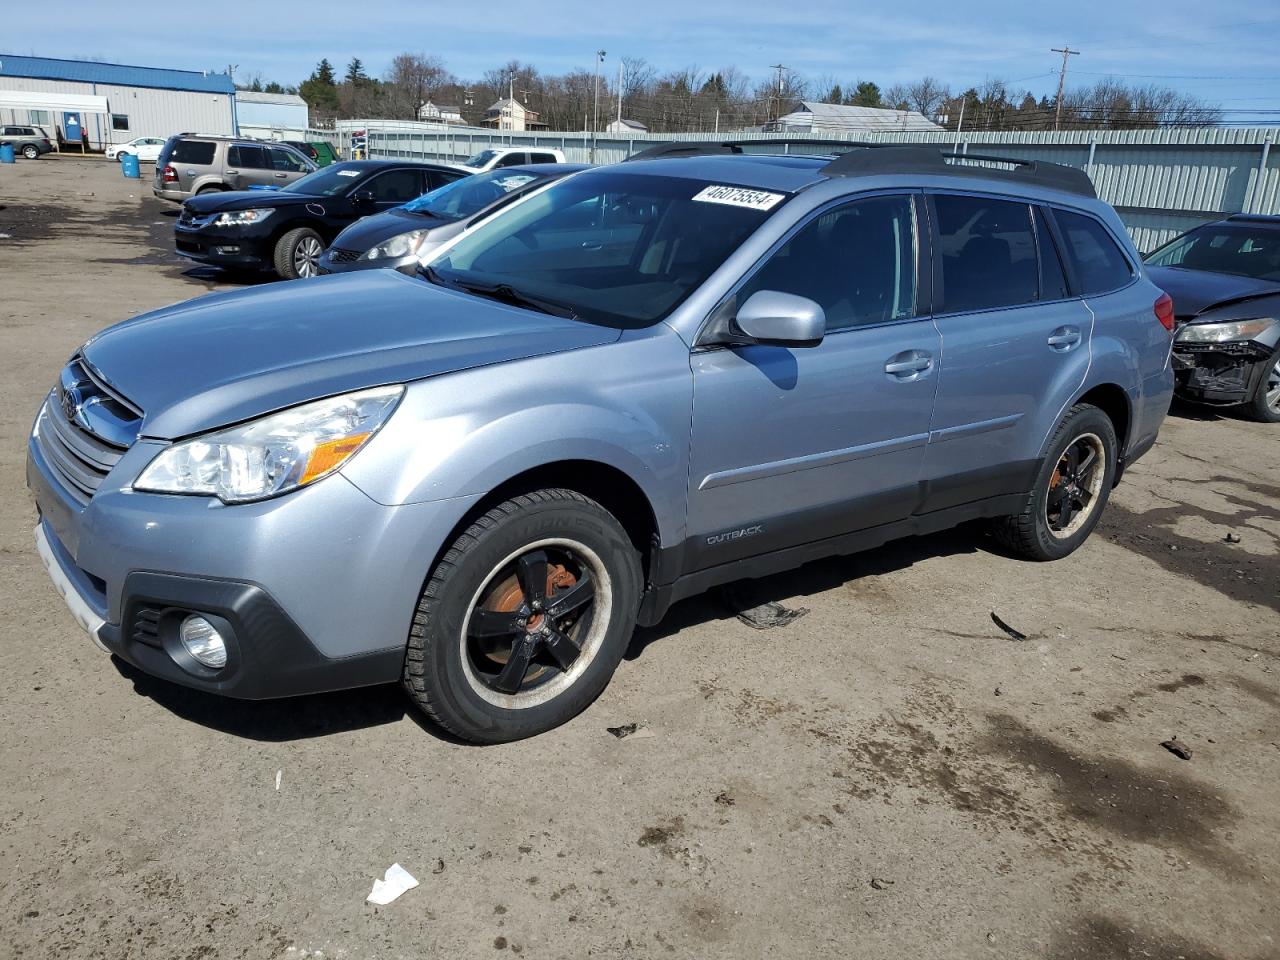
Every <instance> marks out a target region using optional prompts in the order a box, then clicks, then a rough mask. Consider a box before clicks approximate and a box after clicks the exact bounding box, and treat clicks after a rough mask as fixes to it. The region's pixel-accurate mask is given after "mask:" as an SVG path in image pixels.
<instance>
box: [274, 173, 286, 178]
mask: <svg viewBox="0 0 1280 960" xmlns="http://www.w3.org/2000/svg"><path fill="white" fill-rule="evenodd" d="M287 176H288V174H287V173H277V174H276V179H277V180H283V179H284V178H285V177H287Z"/></svg>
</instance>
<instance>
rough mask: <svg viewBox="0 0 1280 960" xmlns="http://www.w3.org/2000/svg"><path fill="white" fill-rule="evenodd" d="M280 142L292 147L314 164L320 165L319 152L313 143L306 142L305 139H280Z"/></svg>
mask: <svg viewBox="0 0 1280 960" xmlns="http://www.w3.org/2000/svg"><path fill="white" fill-rule="evenodd" d="M280 142H281V143H283V144H284V145H285V146H286V147H293V149H295V150H297V151H298V152H299V153H300V154H302V155H303V156H304V157H306V158H307V159H308V160H310V161H311V162H312V163H314V164H315V165H316V166H320V154H319V153H317V152H316V148H315V145H314V144H311V143H308V142H307V141H306V140H281V141H280Z"/></svg>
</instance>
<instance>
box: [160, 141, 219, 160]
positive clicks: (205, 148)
mask: <svg viewBox="0 0 1280 960" xmlns="http://www.w3.org/2000/svg"><path fill="white" fill-rule="evenodd" d="M216 148H217V144H215V143H213V142H212V141H210V140H179V141H178V142H177V143H175V144H174V145H173V150H172V152H171V153H170V154H169V161H170V162H171V163H190V164H192V165H194V166H208V165H209V164H211V163H213V153H214V150H215V149H216Z"/></svg>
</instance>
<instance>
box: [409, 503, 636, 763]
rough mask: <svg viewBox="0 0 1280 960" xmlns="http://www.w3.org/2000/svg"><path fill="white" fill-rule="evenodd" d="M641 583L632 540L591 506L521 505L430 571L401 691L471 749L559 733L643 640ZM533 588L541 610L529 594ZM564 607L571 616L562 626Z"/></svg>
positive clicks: (469, 536) (507, 508)
mask: <svg viewBox="0 0 1280 960" xmlns="http://www.w3.org/2000/svg"><path fill="white" fill-rule="evenodd" d="M540 558H541V559H540ZM641 582H642V577H641V567H640V557H639V555H638V553H637V551H636V549H635V547H634V546H633V545H632V543H631V540H630V538H629V537H628V536H627V533H626V531H625V530H624V529H623V528H622V526H621V525H620V524H619V523H618V521H617V520H616V519H614V517H613V515H612V514H610V513H609V512H608V511H607V510H605V509H604V508H603V507H601V506H600V505H599V504H598V503H596V502H595V501H593V500H589V499H587V498H586V497H584V496H582V495H581V494H579V493H575V492H574V491H572V490H563V489H547V490H539V491H536V492H534V493H529V494H524V495H521V496H517V497H513V498H512V499H510V500H508V501H506V502H505V503H502V504H499V505H498V506H496V507H494V508H493V509H492V510H490V511H489V512H487V513H486V514H484V516H482V517H480V518H479V519H478V520H476V521H475V522H474V523H472V524H471V525H470V526H469V527H468V528H467V529H466V531H465V532H464V533H463V534H462V535H461V536H459V537H458V539H457V540H456V541H455V542H454V543H453V544H452V545H451V546H450V547H449V549H448V550H447V551H446V552H445V554H444V556H443V558H441V560H440V562H439V563H437V564H436V567H435V569H434V570H432V571H431V575H430V577H429V578H428V580H427V585H426V587H425V588H424V589H423V591H422V594H421V596H420V597H419V600H418V607H417V610H416V611H415V613H414V616H413V625H412V627H411V628H410V631H409V642H408V650H407V653H406V657H405V666H404V678H403V684H404V687H405V689H406V690H407V691H408V693H409V696H410V698H411V699H412V700H413V702H414V703H415V704H416V705H417V706H418V707H419V708H420V709H421V710H422V711H423V712H424V713H425V714H426V715H427V716H428V717H429V718H430V719H432V720H433V721H435V722H436V723H437V724H439V725H440V726H441V727H443V728H444V729H445V730H447V731H449V732H450V733H452V734H453V735H455V736H457V737H460V738H461V739H463V740H469V741H471V742H473V743H506V742H509V741H512V740H520V739H523V738H525V737H531V736H534V735H536V734H539V733H544V732H546V731H547V730H550V729H552V728H554V727H558V726H559V725H560V724H562V723H565V722H566V721H568V720H571V719H572V718H573V717H575V716H577V715H578V714H579V713H581V712H582V711H583V710H585V709H586V708H587V706H589V705H590V704H591V702H592V701H594V700H595V698H596V697H598V696H599V695H600V693H601V692H602V691H603V690H604V688H605V687H606V686H607V685H608V683H609V679H610V677H612V676H613V672H614V670H616V669H617V666H618V663H619V662H620V661H621V659H622V655H623V653H625V652H626V649H627V645H628V643H629V642H630V640H631V633H632V631H633V630H634V628H635V620H636V611H637V610H638V609H639V606H640V592H641ZM535 584H536V585H540V588H541V589H542V590H543V597H544V600H545V605H541V603H540V602H539V601H537V597H536V594H531V593H530V591H529V589H528V587H529V586H531V585H535ZM585 587H589V588H590V589H589V590H584V589H583V588H585ZM535 589H537V588H535ZM588 596H589V599H584V598H585V597H588ZM531 598H532V601H531ZM557 605H560V606H561V609H563V610H567V613H566V614H561V615H557V614H555V613H554V610H555V609H556V606H557ZM543 611H545V612H543ZM481 612H482V613H483V616H480V615H479V614H480V613H481ZM539 627H541V629H539ZM566 640H567V641H568V644H567V645H566V642H565V641H566ZM511 664H515V665H516V669H514V670H512V669H510V667H509V665H511Z"/></svg>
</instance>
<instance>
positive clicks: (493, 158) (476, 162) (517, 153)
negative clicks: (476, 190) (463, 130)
mask: <svg viewBox="0 0 1280 960" xmlns="http://www.w3.org/2000/svg"><path fill="white" fill-rule="evenodd" d="M564 162H565V161H564V154H563V153H562V152H561V151H559V150H555V149H553V148H551V147H532V148H529V149H526V148H524V147H495V148H492V149H489V150H481V151H480V152H479V153H477V154H475V155H473V156H470V157H468V158H467V159H466V160H464V161H462V163H459V164H457V166H459V167H461V168H462V169H463V170H466V171H467V172H468V173H483V172H484V171H485V170H494V169H497V168H498V167H522V166H524V165H525V164H526V163H564Z"/></svg>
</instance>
